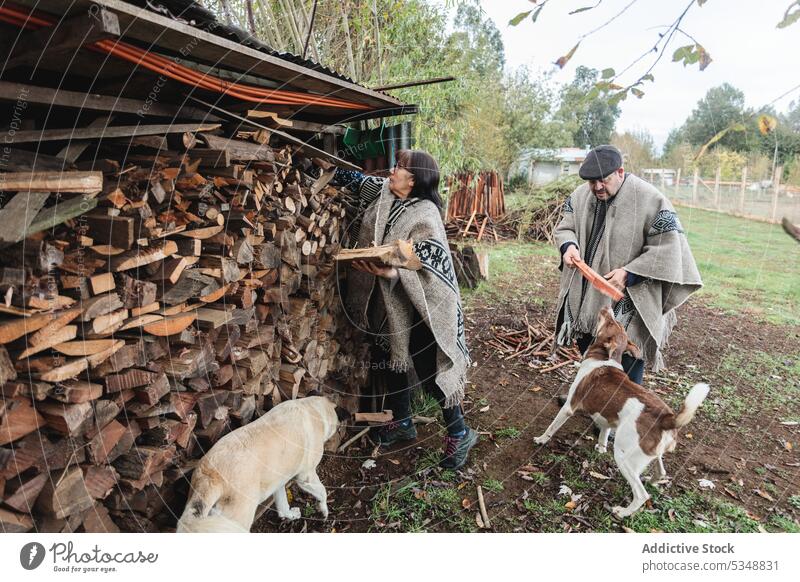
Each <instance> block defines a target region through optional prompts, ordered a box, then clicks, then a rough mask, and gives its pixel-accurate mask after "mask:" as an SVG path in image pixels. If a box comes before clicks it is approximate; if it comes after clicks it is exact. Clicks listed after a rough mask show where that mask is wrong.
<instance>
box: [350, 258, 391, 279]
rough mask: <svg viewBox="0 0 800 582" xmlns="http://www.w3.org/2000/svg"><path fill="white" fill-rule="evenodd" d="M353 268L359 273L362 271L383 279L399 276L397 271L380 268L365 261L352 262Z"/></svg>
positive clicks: (389, 268)
mask: <svg viewBox="0 0 800 582" xmlns="http://www.w3.org/2000/svg"><path fill="white" fill-rule="evenodd" d="M352 264H353V268H354V269H357V270H359V271H364V272H365V273H369V274H370V275H375V276H376V277H383V278H384V279H395V278H397V277H398V276H399V273H398V272H397V269H395V268H394V267H381V266H379V265H376V264H375V263H368V262H367V261H353V263H352Z"/></svg>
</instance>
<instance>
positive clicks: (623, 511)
mask: <svg viewBox="0 0 800 582" xmlns="http://www.w3.org/2000/svg"><path fill="white" fill-rule="evenodd" d="M611 513H613V514H614V517H616V518H617V519H624V518H626V517H628V516H629V515H630V512H629V511H628V509H627V508H626V507H621V506H619V505H615V506H614V507H612V508H611Z"/></svg>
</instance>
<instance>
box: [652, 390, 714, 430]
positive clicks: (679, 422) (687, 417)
mask: <svg viewBox="0 0 800 582" xmlns="http://www.w3.org/2000/svg"><path fill="white" fill-rule="evenodd" d="M709 390H710V388H709V386H708V384H704V383H700V384H695V385H694V386H693V387H692V389H691V390H689V394H687V395H686V400H684V401H683V406H681V410H680V412H678V414H676V415H674V416H668V417H665V418H664V420H663V421H662V423H661V427H662V428H663V429H667V430H668V429H673V428H681V427H682V426H686V425H687V424H689V423H690V422H691V421H692V419H693V418H694V415H695V412H697V409H698V408H700V405H701V404H702V403H703V400H705V399H706V396H708V391H709Z"/></svg>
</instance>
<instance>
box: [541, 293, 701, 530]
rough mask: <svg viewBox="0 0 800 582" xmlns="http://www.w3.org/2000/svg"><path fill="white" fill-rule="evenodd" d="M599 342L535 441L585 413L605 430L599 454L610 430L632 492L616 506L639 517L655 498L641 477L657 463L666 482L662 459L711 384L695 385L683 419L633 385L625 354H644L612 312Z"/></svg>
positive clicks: (602, 322)
mask: <svg viewBox="0 0 800 582" xmlns="http://www.w3.org/2000/svg"><path fill="white" fill-rule="evenodd" d="M595 337H596V339H595V342H594V343H593V344H592V345H591V346H589V349H588V350H587V351H586V356H585V357H584V359H583V362H581V366H580V368H579V370H578V375H577V376H576V377H575V380H574V381H573V383H572V386H570V389H569V395H568V396H567V401H566V402H565V403H564V406H562V407H561V410H559V412H558V415H556V418H555V420H553V422H552V424H551V425H550V426H549V427H547V430H546V431H545V432H544V434H542V436H539V437H536V438H535V439H534V441H535V442H536V443H537V444H540V445H543V444H545V443H546V442H547V441H549V440H550V439H551V438H552V436H553V435H554V434H555V433H556V431H557V430H558V429H559V428H561V426H562V425H563V424H564V423H565V422H566V421H567V419H569V418H570V417H571V416H572V415H573V414H575V413H576V412H579V411H583V412H586V413H587V414H589V415H590V416H591V417H592V420H593V421H594V422H595V424H596V425H597V426H598V427H599V428H600V437H599V438H598V444H597V445H596V447H595V448H596V449H597V450H598V451H600V452H601V453H605V452H606V447H607V445H608V436H609V433H610V432H611V429H615V430H616V434H615V437H614V460H615V461H616V462H617V465H618V466H619V470H620V473H622V475H623V476H624V477H625V479H626V480H627V481H628V484H629V485H630V486H631V489H632V490H633V501H632V502H631V504H630V505H629V506H628V507H614V508H613V512H614V514H615V515H617V516H618V517H626V516H628V515H631V514H633V513H635V512H636V511H637V510H638V509H639V508H640V507H641V506H642V505H643V504H644V503H645V501H647V500H648V499H649V498H650V495H649V494H648V493H647V490H646V489H645V488H644V485H642V481H641V479H640V477H639V476H640V475H641V474H642V471H644V470H645V468H647V466H648V465H649V464H650V463H651V462H653V460H655V459H658V464H657V465H656V472H655V480H656V481H659V480H661V479H664V478H665V477H666V470H665V469H664V461H663V459H662V456H663V454H664V453H665V452H672V451H674V450H675V445H676V444H677V442H678V429H679V428H681V427H682V426H685V425H687V424H689V422H690V421H691V420H692V418H693V417H694V414H695V412H696V411H697V408H698V407H699V406H700V405H701V404H702V403H703V400H705V397H706V396H707V395H708V390H709V388H708V384H695V386H694V387H693V388H692V389H691V390H690V391H689V395H688V396H687V397H686V400H685V401H684V403H683V407H681V410H680V412H679V413H678V414H675V413H674V412H672V410H671V409H670V407H669V406H667V405H666V404H665V403H664V401H663V400H661V399H660V398H659V397H658V396H656V395H655V394H653V393H652V392H650V391H648V390H645V389H644V388H643V387H641V386H639V385H638V384H636V383H635V382H632V381H631V380H630V379H629V378H628V376H627V374H625V372H624V371H623V369H622V364H621V361H622V354H623V353H624V352H625V351H628V352H629V353H631V355H633V356H634V357H637V358H638V357H639V349H638V348H637V347H636V346H635V345H633V344H632V343H630V341H628V336H627V335H626V334H625V330H624V329H623V327H622V326H621V325H620V324H619V323H617V321H616V320H615V319H614V315H613V314H612V313H611V310H610V309H609V308H608V307H606V308H604V309H602V310H600V314H599V316H598V319H597V334H596V335H595Z"/></svg>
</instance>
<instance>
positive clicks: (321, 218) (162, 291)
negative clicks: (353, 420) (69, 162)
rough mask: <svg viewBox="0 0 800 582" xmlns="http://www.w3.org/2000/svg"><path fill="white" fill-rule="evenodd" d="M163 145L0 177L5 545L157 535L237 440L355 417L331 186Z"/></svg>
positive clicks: (360, 377)
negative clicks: (18, 538) (216, 453)
mask: <svg viewBox="0 0 800 582" xmlns="http://www.w3.org/2000/svg"><path fill="white" fill-rule="evenodd" d="M250 137H252V136H250ZM256 137H257V136H256ZM174 139H175V138H174V137H170V139H169V140H168V139H167V138H166V136H145V137H134V138H132V139H127V140H125V143H120V144H116V145H115V144H113V143H111V142H110V143H105V142H104V144H103V146H102V147H100V148H98V150H97V152H96V154H95V155H94V159H92V160H91V161H90V162H87V163H78V164H77V165H76V166H71V167H73V168H75V169H74V170H73V169H70V170H67V171H59V172H38V171H32V172H31V171H28V172H9V173H5V174H0V190H2V191H1V192H0V196H1V197H2V201H0V206H2V210H0V293H2V297H3V301H2V302H0V390H1V391H2V398H1V399H0V531H5V532H22V531H29V530H34V529H35V530H37V531H45V532H71V531H91V532H98V531H120V530H122V531H163V530H167V529H169V528H170V527H171V526H173V525H174V522H175V519H176V517H175V515H176V514H178V515H179V514H180V511H181V510H182V500H181V499H178V494H176V491H177V490H180V488H181V487H185V479H186V477H187V475H188V474H189V473H190V471H191V469H192V467H193V464H194V463H196V459H198V458H199V457H200V456H202V454H203V453H204V451H206V450H208V448H209V447H210V446H211V445H213V443H214V442H216V441H217V440H218V439H219V438H220V437H221V436H223V435H224V434H226V433H227V432H229V431H230V430H232V429H235V428H237V427H239V426H241V425H244V424H246V423H248V422H250V421H252V420H253V419H254V418H257V417H258V416H259V415H260V414H263V412H264V411H266V410H268V409H269V408H270V407H272V406H274V405H275V404H277V403H279V402H280V401H282V400H285V399H292V398H298V397H302V396H303V395H305V394H307V393H308V392H310V391H312V390H320V391H322V392H323V393H324V394H326V395H328V396H329V397H331V398H332V399H334V400H335V401H336V402H337V404H340V405H342V406H344V407H346V408H348V409H350V410H351V411H355V410H356V407H357V404H358V403H357V400H358V396H357V394H358V386H359V383H363V381H364V379H365V378H364V375H365V374H366V372H365V370H364V369H363V368H361V369H360V368H358V367H356V366H354V362H356V361H358V357H357V356H358V353H359V350H363V347H362V346H361V345H360V344H359V343H358V341H357V338H355V337H352V336H351V334H352V333H353V332H352V331H351V330H352V328H351V326H348V325H346V324H343V321H344V318H343V316H342V314H341V310H340V307H339V299H338V294H337V292H336V288H337V283H338V277H339V273H338V269H337V268H336V266H335V263H334V261H333V257H334V255H335V254H336V253H337V252H338V250H339V248H340V238H341V236H342V233H343V232H344V226H345V222H346V220H347V215H346V210H347V202H346V200H345V199H344V196H342V193H341V191H340V190H338V189H337V188H334V187H333V186H331V185H329V184H328V182H329V180H330V176H331V174H330V173H324V174H323V175H322V176H321V177H320V178H318V179H314V178H312V177H310V176H309V175H307V174H306V173H305V172H304V171H303V170H302V168H307V167H308V160H305V159H304V158H303V156H302V155H301V154H300V153H299V151H298V150H296V149H292V146H283V147H277V148H272V147H270V146H269V145H266V144H264V143H263V140H260V141H262V143H256V141H245V140H241V139H229V138H227V137H221V136H220V135H218V134H215V133H214V131H211V132H195V133H192V134H186V135H184V136H182V139H181V140H180V141H181V143H178V144H175V142H174ZM176 145H177V147H176ZM129 148H130V150H129V151H128V152H127V153H125V151H124V150H128V149H129ZM170 148H172V149H170ZM42 159H45V158H44V157H43V158H42ZM121 159H122V160H125V161H124V163H120V162H119V160H121ZM45 161H46V160H45ZM17 169H18V168H17ZM98 170H99V171H98ZM334 445H335V443H334ZM243 470H246V468H243Z"/></svg>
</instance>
